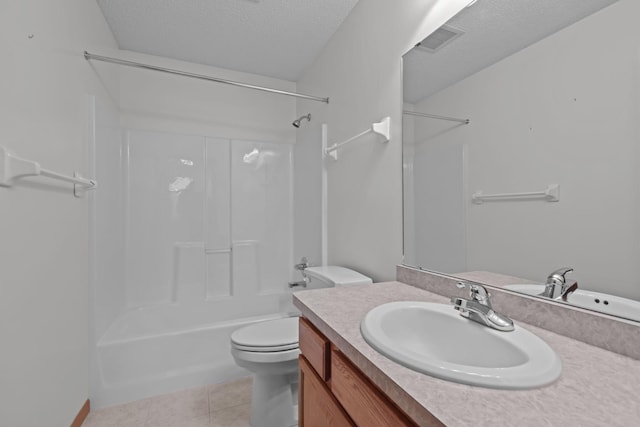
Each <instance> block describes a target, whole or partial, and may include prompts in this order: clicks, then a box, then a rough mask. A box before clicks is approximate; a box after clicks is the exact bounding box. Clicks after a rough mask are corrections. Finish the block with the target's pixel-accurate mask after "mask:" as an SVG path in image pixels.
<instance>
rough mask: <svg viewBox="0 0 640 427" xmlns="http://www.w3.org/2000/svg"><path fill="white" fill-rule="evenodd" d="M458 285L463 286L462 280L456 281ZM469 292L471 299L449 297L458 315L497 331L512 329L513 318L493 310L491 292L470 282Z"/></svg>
mask: <svg viewBox="0 0 640 427" xmlns="http://www.w3.org/2000/svg"><path fill="white" fill-rule="evenodd" d="M458 287H459V288H464V287H466V285H465V283H464V282H458ZM469 292H470V296H471V299H465V298H459V297H452V298H451V303H452V304H453V308H454V309H456V310H458V311H459V312H460V316H462V317H466V318H467V319H469V320H473V321H474V322H478V323H480V324H482V325H485V326H488V327H490V328H493V329H497V330H499V331H504V332H509V331H513V329H514V326H513V320H511V319H509V318H508V317H507V316H504V315H502V314H499V313H496V312H495V311H494V310H493V307H492V306H491V299H490V297H491V294H490V293H489V292H488V291H487V289H486V288H485V287H484V286H482V285H478V284H470V285H469Z"/></svg>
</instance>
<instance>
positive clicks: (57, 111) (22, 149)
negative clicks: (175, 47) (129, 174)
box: [0, 0, 117, 427]
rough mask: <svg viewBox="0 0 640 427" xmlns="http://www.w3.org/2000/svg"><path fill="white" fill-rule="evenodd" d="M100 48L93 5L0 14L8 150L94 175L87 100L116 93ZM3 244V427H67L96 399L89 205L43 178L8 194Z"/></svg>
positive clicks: (0, 10) (1, 219)
mask: <svg viewBox="0 0 640 427" xmlns="http://www.w3.org/2000/svg"><path fill="white" fill-rule="evenodd" d="M31 36H33V37H31ZM93 47H102V48H105V49H106V48H113V47H115V42H114V40H113V37H112V35H111V32H110V31H109V29H108V27H107V25H106V23H105V22H104V19H103V17H102V14H101V13H100V10H99V8H98V6H97V4H96V3H95V2H92V1H84V0H61V1H56V2H52V1H45V0H10V1H3V2H1V3H0V52H2V67H0V93H1V94H2V96H0V144H2V145H4V146H6V147H7V148H9V149H11V150H13V151H15V152H16V153H17V154H19V155H20V156H22V157H25V158H28V159H33V160H37V161H39V162H40V163H41V164H42V166H43V167H45V168H49V169H52V170H55V171H59V172H62V173H70V174H72V173H73V171H79V172H82V173H85V174H86V173H87V172H88V150H89V143H88V141H89V140H90V137H91V130H90V129H89V128H88V117H87V116H88V107H87V94H94V95H95V96H96V97H98V98H100V99H103V100H105V102H110V101H109V96H108V95H107V94H106V93H105V90H104V88H103V83H105V84H108V85H109V86H110V87H112V88H113V87H114V85H115V84H116V81H117V76H115V75H114V74H109V73H108V72H104V70H103V69H102V68H100V70H102V71H101V73H100V74H98V73H97V72H96V68H94V67H93V66H92V65H91V64H90V63H88V62H87V61H85V59H84V58H83V56H82V53H83V51H84V50H85V49H91V48H93ZM0 236H2V237H1V238H0V290H1V292H2V296H1V297H0V341H1V342H2V351H1V355H0V425H3V426H29V427H30V426H45V425H46V426H68V425H69V424H70V423H71V422H72V421H73V419H74V417H75V416H76V414H77V413H78V411H79V410H80V408H81V406H82V405H83V404H84V402H85V400H86V399H87V398H88V383H89V381H88V363H89V347H88V332H89V331H88V321H89V313H88V306H89V304H88V282H89V277H88V275H89V273H88V265H89V259H88V256H89V255H88V253H89V241H88V198H84V199H76V198H74V197H73V195H72V191H71V187H70V186H69V185H68V184H64V183H58V182H52V181H49V180H47V179H45V178H40V179H34V178H29V179H24V180H21V181H20V183H19V184H16V185H15V186H14V187H12V188H10V189H7V188H0Z"/></svg>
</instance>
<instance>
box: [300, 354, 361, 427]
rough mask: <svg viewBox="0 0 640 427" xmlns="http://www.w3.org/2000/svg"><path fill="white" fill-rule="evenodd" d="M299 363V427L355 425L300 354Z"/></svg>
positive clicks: (343, 426)
mask: <svg viewBox="0 0 640 427" xmlns="http://www.w3.org/2000/svg"><path fill="white" fill-rule="evenodd" d="M299 364H300V389H299V416H298V422H299V425H300V427H355V424H353V422H351V419H350V418H349V416H348V415H347V414H346V413H345V412H344V409H342V407H341V406H340V405H339V404H338V402H337V401H336V399H335V398H334V397H333V396H332V395H331V392H330V391H329V389H328V388H327V386H326V385H325V383H324V382H323V381H322V380H321V379H320V377H319V376H318V374H316V372H315V371H314V370H313V368H312V367H311V365H310V364H309V362H308V361H307V359H305V358H304V356H300V359H299Z"/></svg>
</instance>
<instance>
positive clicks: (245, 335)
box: [231, 266, 371, 427]
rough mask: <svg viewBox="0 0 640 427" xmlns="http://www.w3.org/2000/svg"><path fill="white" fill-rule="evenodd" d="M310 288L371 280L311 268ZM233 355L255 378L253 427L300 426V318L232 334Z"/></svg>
mask: <svg viewBox="0 0 640 427" xmlns="http://www.w3.org/2000/svg"><path fill="white" fill-rule="evenodd" d="M304 274H306V275H307V276H309V279H310V280H309V288H321V287H333V286H350V285H360V284H370V283H371V279H370V278H368V277H366V276H363V275H362V274H360V273H358V272H355V271H353V270H349V269H347V268H344V267H338V266H323V267H309V268H306V269H305V270H304ZM231 354H232V355H233V358H234V360H235V362H236V364H237V365H238V366H240V367H243V368H245V369H247V370H248V371H250V372H252V373H253V374H254V378H253V389H252V396H251V398H252V399H251V426H252V427H290V426H295V425H297V423H298V355H299V354H300V349H299V345H298V318H297V317H288V318H283V319H276V320H267V321H264V322H258V323H255V324H253V325H250V326H245V327H243V328H241V329H238V330H237V331H235V332H233V333H232V334H231Z"/></svg>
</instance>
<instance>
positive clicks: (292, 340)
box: [231, 317, 298, 353]
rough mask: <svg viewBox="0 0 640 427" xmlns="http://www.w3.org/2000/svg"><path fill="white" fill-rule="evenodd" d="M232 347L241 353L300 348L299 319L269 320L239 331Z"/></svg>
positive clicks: (233, 337) (235, 335) (233, 338)
mask: <svg viewBox="0 0 640 427" xmlns="http://www.w3.org/2000/svg"><path fill="white" fill-rule="evenodd" d="M231 345H232V346H233V348H235V349H237V350H241V351H249V352H256V353H271V352H283V351H289V350H295V349H297V348H298V318H297V317H287V318H284V319H276V320H268V321H264V322H259V323H255V324H253V325H250V326H246V327H244V328H241V329H238V330H237V331H235V332H233V333H232V334H231Z"/></svg>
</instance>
